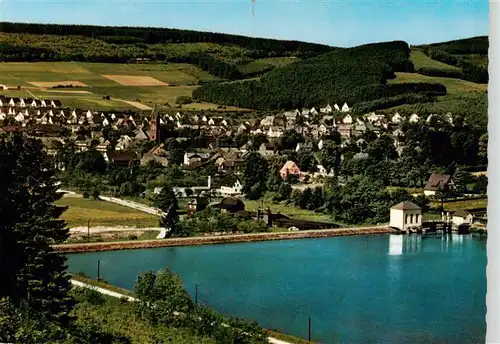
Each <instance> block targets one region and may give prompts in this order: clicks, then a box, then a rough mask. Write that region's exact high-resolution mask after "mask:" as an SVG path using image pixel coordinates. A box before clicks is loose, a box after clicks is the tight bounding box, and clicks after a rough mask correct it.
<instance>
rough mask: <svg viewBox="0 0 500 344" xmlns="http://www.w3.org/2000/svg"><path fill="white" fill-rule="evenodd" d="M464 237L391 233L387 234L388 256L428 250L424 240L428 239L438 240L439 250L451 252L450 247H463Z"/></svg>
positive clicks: (438, 234)
mask: <svg viewBox="0 0 500 344" xmlns="http://www.w3.org/2000/svg"><path fill="white" fill-rule="evenodd" d="M464 237H468V236H467V235H458V234H447V233H432V234H412V235H404V234H403V235H401V234H391V235H390V236H389V252H388V254H389V255H390V256H401V255H403V254H418V253H421V252H430V251H428V250H426V245H425V243H426V242H429V241H430V240H440V241H441V245H440V249H438V250H439V251H440V252H451V250H452V248H455V249H456V248H463V244H464V240H465V239H464ZM427 248H428V249H430V250H431V251H435V249H436V246H435V245H432V246H428V247H427Z"/></svg>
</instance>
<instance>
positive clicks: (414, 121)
mask: <svg viewBox="0 0 500 344" xmlns="http://www.w3.org/2000/svg"><path fill="white" fill-rule="evenodd" d="M419 120H420V117H418V115H417V114H416V113H414V114H413V115H411V116H410V123H418V121H419Z"/></svg>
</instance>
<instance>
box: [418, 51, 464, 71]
mask: <svg viewBox="0 0 500 344" xmlns="http://www.w3.org/2000/svg"><path fill="white" fill-rule="evenodd" d="M410 61H411V62H413V65H414V66H415V69H416V70H418V69H420V68H433V69H437V70H442V71H451V72H461V71H462V70H461V69H460V68H458V67H455V66H452V65H448V64H446V63H442V62H439V61H436V60H433V59H431V58H430V57H429V56H427V55H425V54H424V53H423V52H422V51H419V50H412V51H411V52H410Z"/></svg>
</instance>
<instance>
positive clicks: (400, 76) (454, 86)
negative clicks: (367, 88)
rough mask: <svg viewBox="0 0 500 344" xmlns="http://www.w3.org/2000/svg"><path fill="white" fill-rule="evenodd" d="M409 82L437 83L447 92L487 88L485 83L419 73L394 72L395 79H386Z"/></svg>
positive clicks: (455, 92)
mask: <svg viewBox="0 0 500 344" xmlns="http://www.w3.org/2000/svg"><path fill="white" fill-rule="evenodd" d="M410 82H429V83H438V84H442V85H444V86H445V87H446V91H447V92H448V94H461V93H468V92H485V91H487V90H488V85H487V84H477V83H475V82H471V81H466V80H461V79H455V78H445V77H435V76H427V75H421V74H417V73H396V79H393V80H388V83H410Z"/></svg>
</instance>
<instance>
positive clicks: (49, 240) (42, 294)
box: [0, 134, 74, 341]
mask: <svg viewBox="0 0 500 344" xmlns="http://www.w3.org/2000/svg"><path fill="white" fill-rule="evenodd" d="M0 180H1V183H0V276H1V283H0V300H4V302H9V304H11V305H12V307H14V308H16V309H18V310H22V311H24V310H28V311H29V313H30V314H31V315H32V316H34V317H35V318H37V319H40V320H47V321H49V322H50V323H54V324H59V325H60V326H62V327H65V326H67V325H69V324H70V322H71V317H70V316H69V312H70V311H71V309H72V307H73V305H74V302H73V299H72V298H70V297H69V296H68V291H69V289H70V281H69V276H68V275H67V274H66V271H65V270H66V266H65V258H64V257H63V256H60V255H58V254H57V253H55V252H54V250H53V248H52V247H51V245H53V244H59V243H62V242H63V241H65V240H66V238H67V237H68V229H67V228H66V224H65V222H64V221H63V220H58V218H59V217H60V216H61V214H62V213H63V212H64V211H65V210H66V208H64V207H58V206H56V205H54V202H55V201H57V200H58V199H59V198H60V197H61V196H62V194H59V193H57V192H56V190H57V186H56V185H55V182H56V180H55V177H54V170H53V167H52V165H51V164H50V163H49V162H48V160H47V157H46V154H45V153H44V151H43V146H42V143H41V142H40V141H39V140H35V139H31V138H27V137H25V136H23V135H20V134H13V135H3V136H0ZM5 300H7V301H5ZM2 321H5V318H3V319H0V327H2V325H5V324H2ZM7 322H8V320H7ZM7 336H9V334H8V333H4V332H3V331H2V333H0V341H2V337H7Z"/></svg>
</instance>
